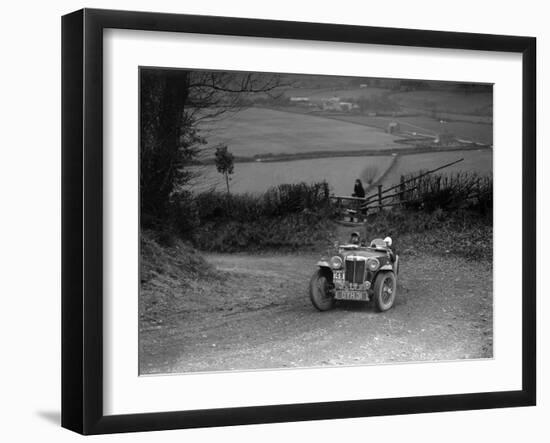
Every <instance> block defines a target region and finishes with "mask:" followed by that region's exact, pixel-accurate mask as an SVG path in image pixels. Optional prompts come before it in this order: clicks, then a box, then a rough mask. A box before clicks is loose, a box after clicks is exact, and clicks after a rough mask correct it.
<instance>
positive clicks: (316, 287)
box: [309, 269, 334, 311]
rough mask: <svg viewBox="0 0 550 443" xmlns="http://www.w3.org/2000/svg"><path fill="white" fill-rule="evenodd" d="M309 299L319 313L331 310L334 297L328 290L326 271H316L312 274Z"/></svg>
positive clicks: (328, 283) (328, 282)
mask: <svg viewBox="0 0 550 443" xmlns="http://www.w3.org/2000/svg"><path fill="white" fill-rule="evenodd" d="M309 298H310V299H311V303H312V304H313V306H315V307H316V308H317V309H319V311H328V310H329V309H332V308H333V306H334V296H333V294H332V293H331V290H330V281H329V279H328V276H327V271H323V270H322V269H318V270H317V271H315V272H314V273H313V275H312V277H311V281H310V282H309Z"/></svg>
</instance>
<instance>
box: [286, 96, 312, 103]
mask: <svg viewBox="0 0 550 443" xmlns="http://www.w3.org/2000/svg"><path fill="white" fill-rule="evenodd" d="M290 101H291V102H295V103H308V102H309V97H290Z"/></svg>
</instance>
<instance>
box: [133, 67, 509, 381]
mask: <svg viewBox="0 0 550 443" xmlns="http://www.w3.org/2000/svg"><path fill="white" fill-rule="evenodd" d="M139 109H140V110H139V139H140V143H139V145H140V146H139V176H140V189H139V198H140V207H139V211H140V214H139V223H140V239H139V242H140V252H139V278H140V290H139V374H140V375H142V376H144V375H163V374H185V373H196V372H217V371H252V370H266V369H278V370H283V369H288V368H293V369H300V368H303V369H308V368H321V367H324V368H329V367H342V366H360V365H380V364H389V363H392V364H396V363H425V362H432V363H433V362H442V361H462V360H476V359H492V358H493V85H492V84H488V83H471V82H468V83H466V82H450V81H434V80H423V79H406V78H377V77H348V76H329V75H309V74H289V73H265V72H240V71H211V70H196V69H193V70H191V69H179V68H178V69H176V68H170V67H164V66H162V67H161V66H158V67H157V66H141V67H139ZM497 149H498V148H497ZM512 179H513V178H512ZM518 180H519V178H518ZM518 185H519V184H518Z"/></svg>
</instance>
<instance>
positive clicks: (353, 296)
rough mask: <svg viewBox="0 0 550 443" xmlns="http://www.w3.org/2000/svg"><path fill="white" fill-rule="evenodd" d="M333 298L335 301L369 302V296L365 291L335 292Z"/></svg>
mask: <svg viewBox="0 0 550 443" xmlns="http://www.w3.org/2000/svg"><path fill="white" fill-rule="evenodd" d="M334 298H335V299H337V300H358V301H369V294H368V292H367V291H336V294H335V296H334Z"/></svg>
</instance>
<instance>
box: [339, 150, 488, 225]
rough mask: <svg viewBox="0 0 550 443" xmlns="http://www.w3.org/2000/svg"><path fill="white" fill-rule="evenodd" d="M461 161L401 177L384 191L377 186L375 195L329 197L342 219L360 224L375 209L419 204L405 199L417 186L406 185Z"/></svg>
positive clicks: (473, 196) (469, 197) (413, 200)
mask: <svg viewBox="0 0 550 443" xmlns="http://www.w3.org/2000/svg"><path fill="white" fill-rule="evenodd" d="M462 161H464V159H463V158H461V159H459V160H455V161H453V162H450V163H446V164H444V165H442V166H439V167H437V168H434V169H431V170H429V171H426V172H423V173H421V174H419V175H417V176H415V177H412V178H410V179H407V180H403V177H401V182H400V183H398V184H396V185H392V186H390V187H388V188H386V189H383V188H382V185H378V187H377V191H376V193H374V194H371V195H368V196H366V197H349V196H342V195H333V196H330V199H331V200H333V201H335V202H336V207H337V209H338V211H339V212H340V213H341V215H342V216H343V217H344V219H345V218H346V217H347V218H349V219H350V220H349V221H354V220H357V222H360V221H363V220H364V219H365V218H366V216H367V214H368V213H369V212H371V211H373V210H376V209H378V210H382V209H384V208H388V207H393V206H398V205H406V204H412V203H421V202H422V199H418V198H417V199H407V198H406V196H407V194H410V195H412V193H413V191H414V190H416V189H417V188H418V186H413V187H409V188H406V185H407V184H408V183H411V182H414V181H416V180H418V179H420V178H422V177H425V176H426V175H429V174H433V173H434V172H437V171H441V170H442V169H445V168H448V167H449V166H453V165H456V164H457V163H460V162H462ZM398 188H399V189H400V190H399V191H398V192H394V193H392V194H387V193H388V192H390V191H393V190H395V189H398ZM478 194H479V193H478ZM478 194H476V195H471V196H468V197H467V199H471V198H476V197H479V196H480V195H481V194H479V195H478ZM394 198H399V201H398V202H392V201H391V200H390V202H386V200H388V199H394Z"/></svg>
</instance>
